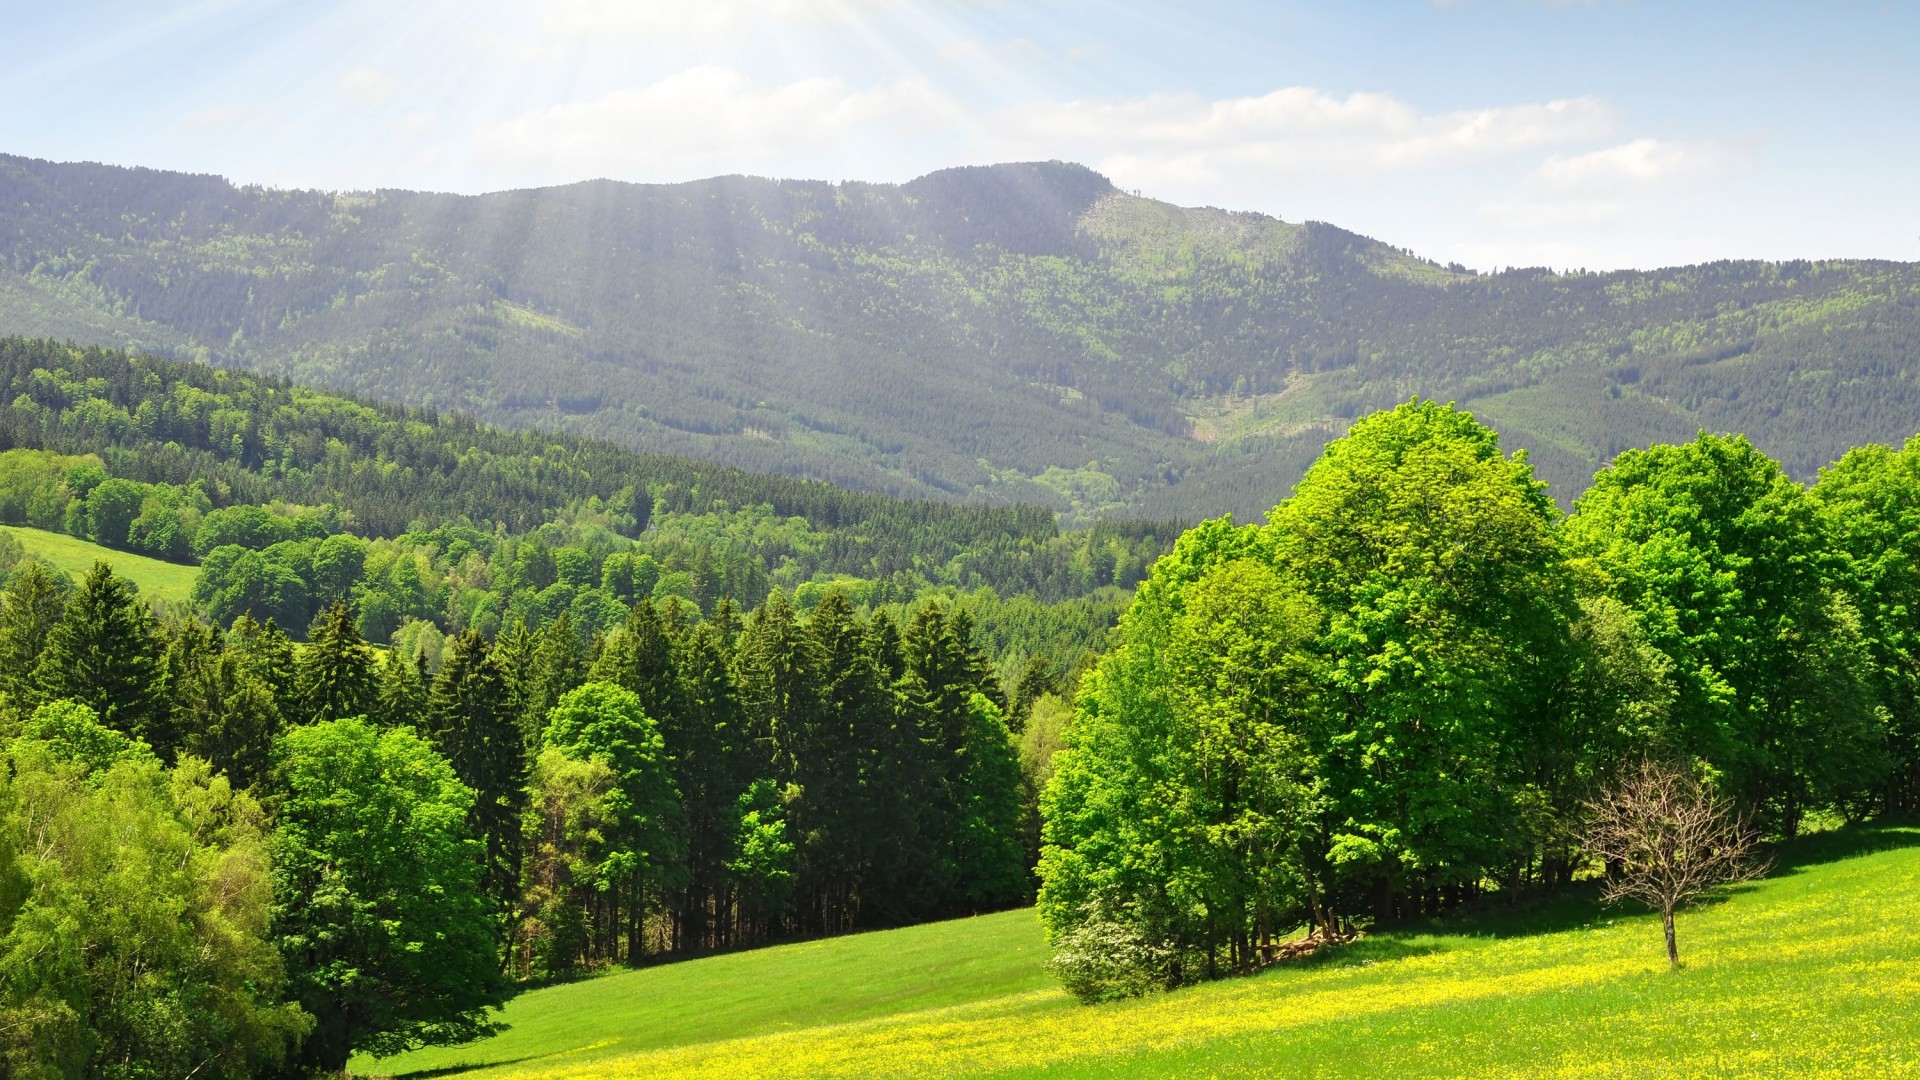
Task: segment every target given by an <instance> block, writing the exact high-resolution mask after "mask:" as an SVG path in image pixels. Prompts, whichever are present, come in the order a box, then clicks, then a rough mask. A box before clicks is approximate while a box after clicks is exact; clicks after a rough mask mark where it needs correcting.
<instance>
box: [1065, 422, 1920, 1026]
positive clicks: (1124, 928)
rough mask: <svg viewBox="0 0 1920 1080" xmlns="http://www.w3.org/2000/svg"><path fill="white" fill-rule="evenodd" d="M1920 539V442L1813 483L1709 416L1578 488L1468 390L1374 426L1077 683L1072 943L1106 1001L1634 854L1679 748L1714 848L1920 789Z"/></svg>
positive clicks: (1590, 875)
mask: <svg viewBox="0 0 1920 1080" xmlns="http://www.w3.org/2000/svg"><path fill="white" fill-rule="evenodd" d="M1916 551H1920V439H1917V440H1915V441H1912V442H1909V443H1907V444H1906V446H1905V448H1904V449H1899V450H1896V449H1893V448H1891V447H1887V446H1866V447H1861V448H1857V449H1854V450H1852V451H1850V452H1848V453H1847V454H1846V455H1845V456H1844V457H1842V458H1841V459H1840V460H1839V461H1838V462H1836V463H1834V464H1833V465H1831V466H1830V467H1828V468H1827V469H1825V470H1822V472H1821V473H1820V475H1819V478H1818V480H1817V481H1816V482H1815V483H1814V484H1812V485H1811V486H1803V485H1801V484H1799V483H1797V482H1795V481H1794V480H1793V479H1792V478H1791V477H1789V476H1788V475H1787V474H1786V472H1785V470H1783V469H1782V468H1781V466H1780V465H1779V463H1777V462H1775V461H1773V460H1772V459H1770V458H1768V457H1767V456H1766V455H1764V454H1762V453H1761V452H1760V451H1759V450H1758V449H1757V448H1756V447H1755V446H1754V445H1753V444H1752V443H1751V442H1749V441H1748V440H1747V439H1746V438H1745V437H1744V436H1737V435H1735V436H1725V435H1710V434H1707V433H1704V432H1703V433H1701V434H1699V435H1698V436H1697V437H1696V438H1694V439H1693V440H1691V441H1689V442H1685V443H1679V444H1656V445H1653V446H1650V447H1646V448H1641V449H1631V450H1627V451H1624V452H1622V453H1621V454H1620V455H1619V456H1618V457H1617V458H1615V459H1614V461H1613V462H1612V464H1611V465H1609V466H1608V467H1607V468H1606V469H1603V470H1601V471H1600V472H1599V473H1598V474H1597V475H1596V476H1595V477H1594V479H1593V482H1592V484H1591V485H1590V486H1589V487H1588V488H1587V489H1586V491H1585V493H1584V494H1582V495H1581V496H1580V497H1579V498H1578V499H1576V500H1575V501H1574V509H1573V511H1572V513H1571V514H1563V513H1562V512H1561V511H1560V510H1559V509H1558V507H1557V506H1556V505H1555V504H1554V502H1553V501H1552V500H1551V499H1550V498H1549V497H1548V494H1547V492H1546V490H1545V486H1544V485H1543V484H1542V483H1541V482H1540V481H1539V480H1538V479H1537V478H1536V477H1535V475H1534V472H1533V468H1532V466H1531V463H1530V462H1529V461H1528V460H1527V457H1526V455H1525V453H1524V452H1519V453H1513V454H1508V453H1505V452H1503V451H1502V449H1501V446H1500V440H1499V438H1498V436H1497V435H1496V434H1495V433H1494V432H1493V431H1492V429H1490V428H1489V427H1487V426H1485V425H1484V424H1482V423H1481V422H1480V421H1479V420H1477V419H1476V418H1475V417H1474V416H1473V415H1472V414H1470V413H1468V412H1465V411H1463V410H1459V409H1456V408H1453V407H1450V406H1443V405H1440V404H1437V403H1434V402H1430V401H1418V400H1415V401H1412V402H1408V403H1403V404H1402V405H1400V406H1398V407H1396V408H1395V409H1393V410H1391V411H1386V412H1381V413H1376V414H1374V415H1372V416H1369V417H1366V418H1364V419H1362V420H1361V421H1360V422H1358V423H1356V424H1355V425H1354V426H1353V428H1352V430H1351V431H1350V432H1349V433H1348V434H1347V435H1346V436H1345V437H1343V438H1341V439H1338V440H1336V441H1334V442H1332V443H1330V444H1329V445H1328V447H1327V450H1326V452H1325V454H1324V455H1323V456H1322V458H1321V459H1320V460H1319V461H1318V462H1317V463H1316V464H1315V465H1314V466H1313V467H1312V468H1311V469H1310V470H1309V471H1308V472H1307V474H1306V477H1305V478H1304V479H1303V480H1302V481H1301V483H1300V485H1299V488H1298V489H1297V491H1296V492H1295V494H1294V495H1293V496H1292V497H1290V498H1289V499H1287V500H1285V501H1284V502H1282V503H1280V504H1279V506H1277V507H1276V508H1275V509H1274V511H1273V514H1272V515H1271V517H1270V519H1269V522H1268V523H1267V524H1266V525H1263V526H1254V525H1245V526H1236V525H1234V524H1233V523H1232V522H1231V520H1230V519H1220V520H1216V521H1211V522H1208V523H1206V524H1204V525H1202V526H1200V527H1198V528H1196V529H1194V530H1192V531H1190V532H1188V533H1187V534H1186V535H1184V536H1182V537H1181V538H1180V540H1179V542H1178V544H1176V546H1175V548H1174V550H1173V552H1172V553H1171V554H1169V555H1168V556H1167V557H1166V558H1164V559H1162V560H1161V561H1160V562H1159V563H1157V564H1156V565H1155V567H1154V569H1153V573H1152V574H1151V576H1150V577H1149V578H1148V580H1147V581H1146V582H1145V583H1143V584H1142V585H1141V586H1140V589H1139V592H1138V595H1137V597H1136V599H1135V601H1134V603H1133V605H1132V607H1130V608H1129V609H1128V612H1127V614H1126V616H1125V617H1124V619H1123V620H1122V623H1121V627H1120V631H1119V633H1118V635H1117V638H1116V641H1115V643H1114V646H1113V648H1112V649H1111V650H1110V651H1108V652H1107V653H1106V654H1105V655H1104V656H1103V657H1102V658H1101V660H1100V661H1099V664H1098V666H1097V667H1096V668H1095V669H1094V671H1093V672H1091V673H1090V674H1089V675H1088V676H1087V677H1086V678H1085V679H1084V680H1083V682H1082V684H1081V689H1080V695H1079V700H1078V710H1077V713H1076V717H1075V720H1074V723H1073V726H1072V727H1071V728H1070V729H1069V731H1068V735H1067V739H1066V743H1067V748H1066V749H1065V750H1064V751H1062V752H1061V753H1060V754H1059V755H1058V756H1057V757H1056V758H1055V760H1054V772H1053V776H1052V780H1051V782H1050V784H1049V785H1048V787H1047V788H1046V790H1045V793H1044V795H1043V798H1042V801H1041V814H1042V818H1043V821H1044V826H1043V847H1042V852H1041V856H1040V862H1039V867H1038V874H1039V877H1040V880H1041V886H1040V890H1039V910H1040V913H1041V917H1042V920H1043V921H1044V922H1045V923H1046V925H1047V928H1048V932H1049V937H1050V939H1051V940H1052V942H1053V945H1054V948H1055V950H1056V953H1055V970H1056V972H1057V973H1058V974H1059V975H1060V977H1061V979H1062V981H1063V982H1064V983H1066V985H1067V986H1068V988H1069V989H1071V990H1073V991H1074V992H1075V993H1076V994H1079V995H1080V996H1082V997H1083V998H1086V999H1088V1000H1104V999H1108V998H1112V997H1121V996H1128V995H1132V994H1138V993H1144V992H1147V991H1150V990H1153V989H1157V988H1166V987H1171V986H1177V985H1180V984H1182V983H1187V982H1192V981H1195V980H1201V979H1206V978H1211V977H1217V976H1220V975H1224V974H1230V973H1237V972H1246V971H1251V970H1254V969H1256V968H1259V967H1261V966H1263V965H1264V964H1266V963H1269V962H1271V961H1272V959H1273V958H1274V957H1275V955H1276V949H1277V948H1278V943H1279V942H1280V941H1281V939H1283V938H1286V937H1288V936H1289V935H1290V934H1291V933H1292V932H1293V931H1294V930H1295V928H1298V927H1302V926H1305V927H1309V928H1311V934H1310V937H1309V939H1308V941H1309V944H1312V943H1313V942H1314V941H1316V940H1317V941H1319V942H1326V943H1335V942H1341V941H1345V940H1349V939H1350V938H1351V936H1352V934H1353V932H1354V931H1355V929H1356V928H1359V927H1381V926H1390V925H1394V924H1396V923H1399V922H1404V921H1405V920H1408V919H1411V918H1416V917H1421V916H1431V915H1435V914H1439V913H1443V912H1448V911H1454V910H1458V909H1461V908H1462V907H1465V906H1469V905H1476V904H1478V905H1484V904H1487V903H1509V904H1511V903H1519V902H1524V901H1526V900H1528V899H1529V898H1535V899H1537V898H1540V897H1543V896H1550V895H1552V894H1554V893H1556V892H1559V891H1562V890H1565V889H1566V888H1568V887H1569V885H1570V884H1571V883H1572V882H1573V881H1574V880H1575V879H1576V878H1579V879H1581V880H1586V881H1593V880H1595V879H1596V878H1599V877H1607V876H1608V873H1609V872H1610V871H1618V869H1619V867H1618V866H1614V865H1611V864H1613V863H1615V862H1616V861H1617V860H1619V859H1621V858H1622V857H1621V856H1617V855H1614V854H1613V853H1612V849H1606V848H1599V849H1598V850H1596V848H1597V841H1596V839H1595V837H1596V836H1597V835H1599V834H1597V833H1595V832H1594V831H1593V828H1592V822H1594V821H1595V820H1598V819H1599V817H1600V816H1601V815H1602V814H1603V812H1604V811H1607V808H1610V807H1615V806H1617V803H1616V802H1615V800H1616V799H1617V798H1618V795H1617V794H1615V792H1617V790H1618V789H1617V788H1616V787H1615V785H1617V784H1619V783H1622V782H1623V780H1624V779H1630V778H1631V777H1632V776H1634V775H1651V774H1652V771H1658V770H1660V769H1672V770H1676V771H1677V772H1678V773H1679V775H1680V776H1682V777H1683V779H1682V780H1681V781H1680V782H1681V783H1683V784H1688V785H1698V787H1699V788H1700V789H1702V790H1704V791H1706V792H1709V793H1710V797H1712V798H1715V799H1718V800H1722V801H1723V802H1724V804H1725V805H1726V806H1727V807H1728V808H1729V813H1728V815H1727V819H1726V820H1727V821H1728V822H1729V823H1730V824H1729V827H1728V832H1727V834H1726V835H1727V836H1728V837H1730V839H1727V840H1724V841H1719V843H1722V844H1730V845H1736V846H1740V845H1745V844H1747V843H1749V842H1751V841H1752V840H1759V839H1771V840H1775V841H1778V840H1785V839H1790V838H1792V837H1794V836H1795V835H1796V834H1797V833H1799V832H1800V831H1802V829H1803V828H1804V827H1805V825H1806V823H1807V822H1809V821H1824V822H1829V823H1834V822H1842V821H1846V822H1857V821H1861V820H1863V819H1866V818H1869V817H1873V816H1875V815H1881V814H1891V815H1902V814H1910V813H1912V812H1913V811H1914V810H1915V809H1916V808H1917V807H1920V711H1917V710H1916V701H1920V663H1916V659H1920V658H1917V657H1916V654H1915V651H1914V650H1915V645H1916V637H1915V632H1916V629H1920V626H1917V625H1916V623H1915V613H1916V612H1920V577H1916V576H1915V567H1916V565H1917V564H1916V562H1915V560H1914V555H1915V552H1916ZM1663 820H1664V819H1663ZM1665 835H1666V834H1664V833H1662V834H1660V836H1662V837H1664V836H1665ZM1643 842H1646V843H1654V842H1655V841H1654V840H1653V839H1651V838H1649V839H1647V840H1645V841H1643ZM1658 842H1660V843H1668V842H1670V841H1667V840H1664V839H1662V840H1660V841H1658ZM1715 850H1716V849H1714V848H1706V847H1703V848H1700V849H1697V850H1696V849H1694V848H1691V847H1689V848H1686V849H1684V851H1685V853H1684V854H1679V855H1676V857H1678V858H1685V859H1707V858H1712V857H1715V856H1714V851H1715ZM1602 854H1604V855H1605V858H1602ZM1609 880H1613V879H1612V878H1609ZM1670 910H1671V909H1669V914H1670ZM1672 925H1673V924H1672V922H1671V921H1668V923H1667V928H1668V934H1669V937H1668V950H1669V955H1670V956H1674V963H1675V964H1676V965H1677V964H1678V963H1679V961H1678V958H1677V956H1675V955H1674V952H1673V949H1674V946H1673V937H1672Z"/></svg>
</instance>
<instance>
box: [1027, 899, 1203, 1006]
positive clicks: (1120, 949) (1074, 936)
mask: <svg viewBox="0 0 1920 1080" xmlns="http://www.w3.org/2000/svg"><path fill="white" fill-rule="evenodd" d="M1172 961H1173V950H1171V949H1169V948H1167V947H1166V946H1164V945H1160V944H1156V943H1155V942H1152V941H1149V940H1147V938H1146V936H1145V935H1143V934H1141V933H1140V931H1138V930H1137V929H1135V928H1134V927H1132V926H1129V925H1127V924H1126V923H1123V922H1118V921H1116V920H1114V919H1112V918H1110V917H1108V916H1106V915H1102V914H1094V915H1092V916H1090V917H1088V918H1086V919H1083V920H1081V921H1080V922H1078V923H1075V924H1074V925H1073V926H1071V927H1068V928H1067V929H1066V930H1063V931H1062V932H1061V933H1060V936H1059V937H1058V938H1056V939H1055V941H1054V945H1053V958H1052V959H1051V960H1049V961H1048V962H1047V969H1048V970H1049V971H1050V972H1051V973H1052V974H1053V977H1054V978H1056V979H1058V980H1060V985H1062V986H1064V987H1066V989H1067V992H1068V993H1070V994H1072V995H1073V996H1074V997H1077V998H1079V999H1080V1000H1081V1002H1082V1003H1084V1004H1088V1005H1092V1004H1095V1003H1098V1002H1102V1001H1118V1000H1120V999H1121V998H1130V997H1140V996H1141V995H1143V994H1147V993H1149V992H1151V991H1154V990H1162V989H1165V988H1166V987H1167V986H1168V985H1170V984H1171V982H1172V981H1173V979H1172V976H1171V966H1172Z"/></svg>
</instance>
